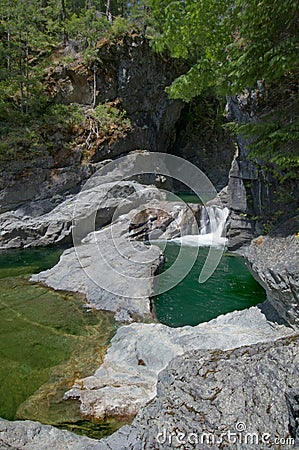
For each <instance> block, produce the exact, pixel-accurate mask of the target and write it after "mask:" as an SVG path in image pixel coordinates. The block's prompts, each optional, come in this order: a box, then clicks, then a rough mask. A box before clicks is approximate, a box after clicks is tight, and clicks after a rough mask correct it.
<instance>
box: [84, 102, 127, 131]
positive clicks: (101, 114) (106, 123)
mask: <svg viewBox="0 0 299 450" xmlns="http://www.w3.org/2000/svg"><path fill="white" fill-rule="evenodd" d="M125 115H126V111H121V110H120V109H118V108H116V107H115V106H112V105H111V104H109V103H104V104H99V105H98V106H96V107H95V109H94V110H93V111H91V113H90V116H91V117H92V118H93V119H95V121H96V123H97V125H98V127H99V129H100V130H101V132H102V133H105V134H106V133H109V132H110V130H111V128H114V129H115V128H124V127H127V126H130V121H129V119H127V118H126V117H125Z"/></svg>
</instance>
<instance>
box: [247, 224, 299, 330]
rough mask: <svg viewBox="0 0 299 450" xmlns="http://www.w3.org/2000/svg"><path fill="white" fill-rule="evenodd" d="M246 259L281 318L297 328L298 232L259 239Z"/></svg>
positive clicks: (298, 287) (251, 246) (250, 248)
mask: <svg viewBox="0 0 299 450" xmlns="http://www.w3.org/2000/svg"><path fill="white" fill-rule="evenodd" d="M288 228H289V227H288ZM246 259H247V261H248V262H249V266H250V269H251V271H252V273H253V275H254V276H255V277H256V278H257V280H258V281H259V282H260V283H261V284H262V285H263V287H264V288H265V289H266V292H267V298H268V300H269V301H270V302H271V304H272V305H273V307H274V308H275V309H276V311H277V312H278V314H279V315H280V317H282V318H283V319H284V320H285V321H286V322H287V323H288V324H290V325H291V326H294V327H298V326H299V267H298V261H299V238H298V237H296V236H295V233H294V234H293V235H290V236H277V235H276V236H275V235H270V236H266V237H260V238H256V239H255V240H253V242H252V244H251V245H250V247H249V248H248V250H247V251H246Z"/></svg>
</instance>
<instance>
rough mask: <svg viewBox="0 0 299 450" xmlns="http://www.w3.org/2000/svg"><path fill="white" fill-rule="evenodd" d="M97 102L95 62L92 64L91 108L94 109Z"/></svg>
mask: <svg viewBox="0 0 299 450" xmlns="http://www.w3.org/2000/svg"><path fill="white" fill-rule="evenodd" d="M96 101H97V63H96V61H94V62H93V100H92V107H93V108H94V107H95V106H96Z"/></svg>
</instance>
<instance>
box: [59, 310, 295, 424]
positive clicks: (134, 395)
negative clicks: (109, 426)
mask: <svg viewBox="0 0 299 450" xmlns="http://www.w3.org/2000/svg"><path fill="white" fill-rule="evenodd" d="M293 333H294V331H293V330H292V329H291V328H288V327H285V326H283V325H279V324H277V323H275V322H270V321H268V320H267V318H266V317H265V315H264V314H263V313H262V311H261V310H260V309H259V308H258V307H252V308H250V309H248V310H244V311H235V312H233V313H229V314H226V315H223V316H220V317H218V318H217V319H214V320H211V321H210V322H207V323H202V324H200V325H197V326H196V327H190V326H186V327H181V328H169V327H167V326H166V325H162V324H145V323H133V324H131V325H128V326H122V327H120V328H119V329H118V330H117V332H116V334H115V336H114V337H113V338H112V340H111V347H110V348H109V349H108V351H107V354H106V356H105V360H104V362H103V364H102V365H101V366H100V367H99V369H98V370H97V371H96V372H95V373H94V375H93V376H90V377H87V378H83V379H81V380H78V381H77V382H76V383H75V384H74V386H73V388H72V389H71V390H70V391H68V392H67V393H66V394H65V398H66V399H67V398H73V399H77V400H79V401H80V403H81V406H80V408H81V412H82V414H83V415H85V416H87V417H95V418H104V417H109V416H110V417H111V416H116V417H117V416H120V417H132V416H134V415H135V414H136V413H137V412H138V411H139V409H140V408H141V407H142V406H144V405H145V404H146V403H148V401H149V400H151V399H153V398H154V397H155V395H156V393H157V390H156V389H157V379H158V375H159V373H160V372H161V370H163V369H164V368H165V367H166V366H167V364H168V363H169V362H170V361H171V360H172V359H173V358H175V357H176V356H178V355H181V354H183V353H185V352H186V351H190V350H194V349H206V350H210V349H222V350H226V349H232V348H236V347H240V346H242V345H250V344H255V343H257V342H265V341H270V342H271V341H273V340H275V339H278V338H279V337H281V336H286V335H289V334H293Z"/></svg>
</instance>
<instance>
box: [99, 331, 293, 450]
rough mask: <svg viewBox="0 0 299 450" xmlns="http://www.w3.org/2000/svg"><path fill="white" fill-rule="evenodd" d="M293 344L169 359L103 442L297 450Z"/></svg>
mask: <svg viewBox="0 0 299 450" xmlns="http://www.w3.org/2000/svg"><path fill="white" fill-rule="evenodd" d="M298 343H299V337H298V335H297V336H294V337H289V338H284V339H281V340H278V341H275V342H269V343H263V344H256V345H252V346H249V347H248V346H247V347H241V348H237V349H234V350H228V351H220V350H214V351H206V350H204V351H203V350H196V351H191V352H188V353H185V354H184V355H182V356H179V357H177V358H175V359H173V360H172V361H171V363H170V364H169V366H168V367H167V369H165V370H164V371H162V372H161V374H160V376H159V381H158V389H157V397H156V398H155V399H154V400H153V401H152V402H150V403H149V404H148V405H147V406H146V407H145V408H143V409H142V410H141V411H140V413H139V414H138V415H137V417H136V418H135V420H134V422H133V424H132V425H131V426H126V427H123V428H121V429H120V430H119V431H118V432H116V433H114V434H113V435H112V436H110V437H109V438H107V439H105V440H103V442H105V443H107V444H108V445H109V446H110V448H111V449H119V450H125V449H128V448H130V449H132V450H141V449H152V448H155V449H161V450H162V449H163V450H164V449H173V448H179V449H184V450H189V449H194V448H195V446H196V448H200V449H202V450H208V449H213V450H216V449H223V448H234V449H236V450H243V449H244V448H246V447H248V448H258V449H259V450H266V449H269V448H271V449H277V450H278V449H280V448H285V449H289V450H290V449H294V448H297V446H298V445H299V440H298V422H295V420H294V416H293V413H294V411H295V410H296V408H298V403H297V401H296V400H294V395H295V396H296V397H297V398H298V394H299V382H298V365H299V345H298ZM295 393H296V394H295Z"/></svg>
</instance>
